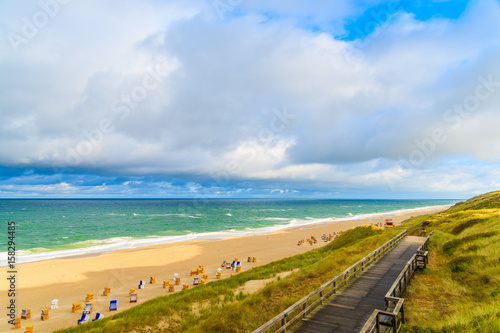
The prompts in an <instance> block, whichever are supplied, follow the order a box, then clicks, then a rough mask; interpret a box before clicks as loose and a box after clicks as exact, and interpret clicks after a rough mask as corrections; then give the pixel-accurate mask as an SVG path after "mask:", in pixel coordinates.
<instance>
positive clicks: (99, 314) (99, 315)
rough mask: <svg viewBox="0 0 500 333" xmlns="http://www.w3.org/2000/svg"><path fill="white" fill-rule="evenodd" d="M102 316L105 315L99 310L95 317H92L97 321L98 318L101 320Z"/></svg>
mask: <svg viewBox="0 0 500 333" xmlns="http://www.w3.org/2000/svg"><path fill="white" fill-rule="evenodd" d="M102 318H104V315H103V314H102V313H100V312H97V313H96V314H95V318H94V319H92V321H96V320H99V319H102Z"/></svg>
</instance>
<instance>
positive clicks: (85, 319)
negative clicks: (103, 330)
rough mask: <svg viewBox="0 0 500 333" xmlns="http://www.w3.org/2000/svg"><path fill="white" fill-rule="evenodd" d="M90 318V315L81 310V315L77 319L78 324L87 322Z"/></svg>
mask: <svg viewBox="0 0 500 333" xmlns="http://www.w3.org/2000/svg"><path fill="white" fill-rule="evenodd" d="M89 319H90V315H89V314H88V313H86V312H85V311H83V312H82V317H81V318H80V319H78V322H77V323H78V325H80V324H85V323H86V322H88V321H89Z"/></svg>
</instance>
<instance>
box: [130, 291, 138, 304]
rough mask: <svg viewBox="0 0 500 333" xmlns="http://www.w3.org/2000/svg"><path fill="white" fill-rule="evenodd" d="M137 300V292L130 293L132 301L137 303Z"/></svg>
mask: <svg viewBox="0 0 500 333" xmlns="http://www.w3.org/2000/svg"><path fill="white" fill-rule="evenodd" d="M136 302H137V294H136V293H133V294H132V295H130V303H136Z"/></svg>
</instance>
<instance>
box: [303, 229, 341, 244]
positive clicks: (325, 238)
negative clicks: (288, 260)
mask: <svg viewBox="0 0 500 333" xmlns="http://www.w3.org/2000/svg"><path fill="white" fill-rule="evenodd" d="M341 233H342V231H339V232H334V233H333V234H329V235H328V236H327V235H326V234H323V236H321V239H322V240H323V241H324V242H330V241H332V240H334V239H335V238H336V237H338V236H339V235H340V234H341ZM307 242H308V243H309V245H313V244H316V243H317V242H318V240H317V239H316V237H314V236H311V237H310V238H308V239H307ZM302 244H304V240H303V239H301V240H299V241H298V242H297V245H298V246H301V245H302Z"/></svg>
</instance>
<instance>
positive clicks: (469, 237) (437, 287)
mask: <svg viewBox="0 0 500 333" xmlns="http://www.w3.org/2000/svg"><path fill="white" fill-rule="evenodd" d="M404 225H405V226H406V227H407V228H408V229H409V230H411V231H412V232H418V231H419V230H421V229H422V228H424V227H425V228H426V229H427V231H430V230H433V231H434V236H433V237H432V238H431V243H430V265H429V266H428V269H426V270H425V271H424V273H423V274H421V275H419V276H418V278H417V279H415V280H414V283H412V285H411V287H410V288H409V292H408V293H407V295H406V297H405V317H406V319H407V321H406V323H405V325H404V329H403V331H404V332H422V333H423V332H429V333H433V332H486V333H487V332H491V333H493V332H496V333H498V332H500V192H498V191H497V192H492V193H487V194H485V195H482V196H478V197H475V198H472V199H471V200H468V201H465V202H462V203H459V204H457V205H455V206H454V207H451V208H450V209H449V210H447V211H445V212H441V213H437V214H433V215H430V216H424V217H419V218H415V219H410V220H408V221H407V222H406V223H404Z"/></svg>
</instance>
